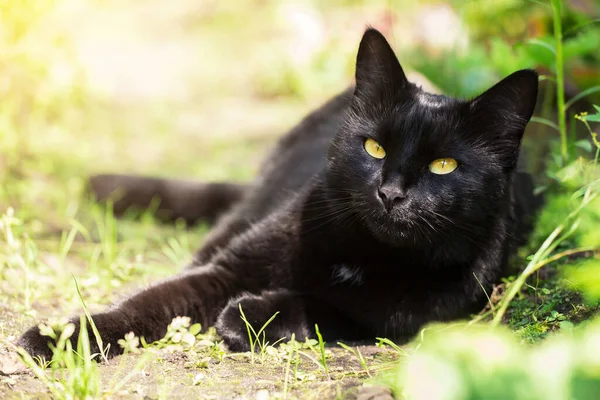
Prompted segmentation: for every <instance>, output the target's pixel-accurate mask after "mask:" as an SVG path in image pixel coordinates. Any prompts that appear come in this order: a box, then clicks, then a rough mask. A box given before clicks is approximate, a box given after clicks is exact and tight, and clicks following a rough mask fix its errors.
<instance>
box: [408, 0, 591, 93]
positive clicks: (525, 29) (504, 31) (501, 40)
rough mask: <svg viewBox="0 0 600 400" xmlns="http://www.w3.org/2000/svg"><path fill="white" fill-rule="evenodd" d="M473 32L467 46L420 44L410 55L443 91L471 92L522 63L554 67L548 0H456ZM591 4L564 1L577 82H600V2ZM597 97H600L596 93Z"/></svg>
mask: <svg viewBox="0 0 600 400" xmlns="http://www.w3.org/2000/svg"><path fill="white" fill-rule="evenodd" d="M451 3H452V4H453V5H454V7H455V9H456V10H457V11H458V12H459V13H460V15H461V21H462V22H463V23H464V25H465V28H466V30H467V32H468V34H469V38H470V42H469V45H468V46H467V47H465V46H457V47H455V48H451V49H447V50H443V51H437V52H432V51H423V49H415V50H414V51H412V52H410V55H409V57H407V58H408V59H409V60H410V62H411V66H412V67H413V68H416V69H417V70H419V71H421V72H423V73H424V74H425V75H426V76H427V78H428V79H430V80H431V81H432V82H433V83H434V84H436V85H437V86H438V87H439V88H440V89H442V91H443V92H445V93H449V94H453V95H457V96H462V97H471V96H474V95H476V94H478V93H480V92H481V91H483V90H485V89H486V88H488V87H489V86H490V85H492V84H494V83H495V82H496V81H497V80H498V79H500V78H502V77H504V76H507V75H508V74H510V73H512V72H514V71H515V70H517V69H522V68H538V69H539V70H541V71H542V72H543V71H544V70H546V71H553V70H554V67H555V64H554V53H555V50H554V49H553V40H554V39H553V37H552V13H551V9H550V6H549V3H548V2H545V1H539V2H538V1H523V0H490V1H465V0H455V1H452V2H451ZM589 7H591V10H586V11H582V10H581V9H578V8H575V7H568V2H565V7H563V20H562V24H563V32H564V41H563V43H564V56H565V59H566V60H567V63H566V65H565V67H566V70H567V76H569V77H570V80H571V82H572V84H575V85H577V86H578V87H579V88H587V87H589V86H592V85H597V84H598V82H600V68H598V66H599V65H600V54H599V53H598V51H597V49H598V48H600V25H599V24H598V21H597V20H595V19H594V17H595V16H597V15H600V4H598V3H594V2H589ZM595 98H596V99H598V97H595Z"/></svg>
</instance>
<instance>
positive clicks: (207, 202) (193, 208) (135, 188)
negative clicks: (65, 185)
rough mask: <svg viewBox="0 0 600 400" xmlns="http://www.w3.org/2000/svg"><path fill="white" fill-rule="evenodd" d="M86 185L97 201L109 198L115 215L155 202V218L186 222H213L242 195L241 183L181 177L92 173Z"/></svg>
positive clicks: (246, 186) (244, 187) (146, 206)
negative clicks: (212, 181) (203, 180)
mask: <svg viewBox="0 0 600 400" xmlns="http://www.w3.org/2000/svg"><path fill="white" fill-rule="evenodd" d="M90 187H91V190H92V192H93V193H94V195H95V197H96V198H97V199H98V200H100V201H106V200H109V199H110V200H112V201H113V202H114V203H113V207H114V211H115V213H116V214H117V215H120V214H122V213H124V212H125V211H126V210H127V209H128V208H130V207H134V208H142V209H145V208H148V207H149V206H150V205H151V203H152V201H159V203H158V209H157V217H158V218H159V219H161V220H164V221H166V222H167V221H175V220H177V219H179V218H181V219H183V220H185V221H186V222H187V223H188V224H193V223H195V222H198V221H200V220H202V221H206V222H209V223H213V222H214V221H216V220H217V219H218V218H219V217H220V216H221V215H222V214H223V213H225V212H226V211H228V210H230V209H231V208H232V206H234V205H235V204H236V203H238V202H239V201H240V200H241V199H242V198H243V197H244V195H245V194H246V192H247V190H248V188H249V185H246V184H242V183H217V182H215V183H201V182H195V181H187V180H182V179H160V178H151V177H143V176H135V175H96V176H93V177H91V178H90Z"/></svg>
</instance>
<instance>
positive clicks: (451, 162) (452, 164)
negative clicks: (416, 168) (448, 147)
mask: <svg viewBox="0 0 600 400" xmlns="http://www.w3.org/2000/svg"><path fill="white" fill-rule="evenodd" d="M457 167H458V163H457V162H456V160H455V159H454V158H438V159H437V160H433V161H432V162H431V164H429V170H430V171H431V172H433V173H434V174H436V175H445V174H449V173H450V172H452V171H454V170H455V169H456V168H457Z"/></svg>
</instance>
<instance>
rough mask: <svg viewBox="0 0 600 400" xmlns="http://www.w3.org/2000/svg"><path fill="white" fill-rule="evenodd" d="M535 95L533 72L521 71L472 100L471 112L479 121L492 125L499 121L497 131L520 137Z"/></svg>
mask: <svg viewBox="0 0 600 400" xmlns="http://www.w3.org/2000/svg"><path fill="white" fill-rule="evenodd" d="M537 92H538V74H537V72H535V71H534V70H532V69H522V70H520V71H517V72H514V73H513V74H511V75H509V76H507V77H506V78H504V79H503V80H501V81H500V82H498V83H497V84H495V85H494V86H492V87H491V88H490V89H488V90H487V91H485V92H484V93H483V94H481V95H479V96H478V97H476V98H475V99H473V100H472V101H471V103H470V107H471V111H472V112H473V113H475V114H478V115H479V116H480V117H486V116H487V117H490V118H491V119H493V120H495V122H499V121H498V120H499V119H500V120H501V122H503V124H502V126H501V127H500V128H506V130H507V132H506V133H507V134H511V133H512V134H518V131H521V134H522V131H523V129H524V128H525V125H526V124H527V122H529V119H530V118H531V115H532V114H533V110H534V108H535V103H536V100H537ZM515 131H516V132H515Z"/></svg>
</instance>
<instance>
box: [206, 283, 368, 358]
mask: <svg viewBox="0 0 600 400" xmlns="http://www.w3.org/2000/svg"><path fill="white" fill-rule="evenodd" d="M240 307H241V309H242V311H243V313H244V315H245V317H246V319H247V321H248V323H249V324H250V325H251V326H252V327H253V329H254V330H255V331H256V332H258V331H259V330H260V329H261V328H262V327H263V325H265V324H266V323H267V321H269V319H270V318H271V317H273V316H274V315H275V314H276V313H277V315H276V316H275V317H274V319H273V320H272V321H271V322H270V323H269V324H268V325H266V327H265V328H264V334H265V339H266V341H268V342H269V343H270V344H273V343H276V342H279V341H281V340H284V341H288V340H290V339H291V338H292V335H293V336H294V337H295V339H296V340H298V341H304V339H306V338H314V337H316V335H315V324H317V325H318V326H319V330H320V332H321V334H322V335H323V337H324V338H325V340H334V339H344V340H358V339H364V338H366V337H368V333H367V331H366V330H365V329H364V327H361V326H359V325H357V324H356V323H355V322H354V321H352V320H350V319H348V318H346V317H345V316H344V315H343V314H342V313H340V312H339V310H337V309H335V308H333V307H332V306H331V305H329V304H327V303H325V302H323V301H322V300H321V299H318V298H316V297H314V296H311V295H307V294H300V293H297V292H294V291H291V290H287V289H278V290H268V291H264V292H262V293H261V294H260V295H256V294H250V293H245V294H242V295H240V296H238V297H236V298H233V299H231V300H230V301H229V302H228V304H227V306H226V307H225V308H224V309H223V311H222V312H221V314H220V315H219V317H218V319H217V323H216V324H215V327H216V329H217V333H218V334H219V335H220V336H221V337H222V338H223V340H224V341H225V344H227V346H228V347H229V349H230V350H232V351H248V350H250V342H249V338H248V328H247V327H246V323H245V322H244V321H243V320H242V318H241V313H240ZM261 337H262V335H261ZM373 337H374V336H373ZM253 340H255V338H254V337H253Z"/></svg>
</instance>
